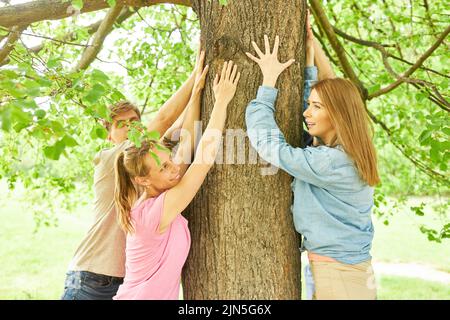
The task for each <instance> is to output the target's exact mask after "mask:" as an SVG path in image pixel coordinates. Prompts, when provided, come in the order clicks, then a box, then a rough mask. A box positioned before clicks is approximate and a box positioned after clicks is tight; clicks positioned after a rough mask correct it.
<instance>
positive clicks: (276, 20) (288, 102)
mask: <svg viewBox="0 0 450 320" xmlns="http://www.w3.org/2000/svg"><path fill="white" fill-rule="evenodd" d="M192 6H193V9H194V10H195V12H196V13H197V15H198V17H199V19H200V25H201V42H202V47H203V48H205V49H206V54H207V56H206V63H208V64H209V65H210V75H209V76H208V79H207V83H206V86H205V90H204V96H203V101H202V122H203V129H204V128H205V127H206V125H207V123H208V119H209V116H210V114H211V111H212V107H213V104H214V95H213V91H212V81H213V79H214V75H215V74H216V73H217V72H219V71H220V68H221V66H222V64H223V62H224V61H228V60H233V61H234V62H235V63H236V64H238V67H239V70H240V71H241V79H240V82H239V84H238V89H237V92H236V96H235V97H234V99H233V101H232V102H231V104H230V106H229V108H228V110H229V111H228V118H227V123H226V128H227V130H230V129H241V130H246V127H245V116H244V115H245V109H246V107H247V105H248V103H249V102H250V101H251V100H252V99H254V98H255V97H256V92H257V89H258V87H259V85H261V84H262V75H261V71H260V69H259V67H258V65H257V64H256V63H254V62H253V61H251V60H249V59H248V58H247V56H246V55H245V52H252V53H253V54H254V55H256V54H255V53H254V50H253V48H252V45H251V41H252V40H253V41H255V42H256V43H257V44H258V45H259V47H260V48H264V40H263V36H264V34H267V35H268V36H269V40H270V44H271V47H273V42H274V39H275V36H276V35H277V34H278V35H279V36H280V43H281V46H280V49H279V54H278V56H279V59H280V61H282V62H285V61H287V60H288V59H289V58H295V60H296V62H295V63H294V64H293V65H292V66H291V67H289V68H288V69H287V70H286V71H285V72H284V73H283V74H282V75H281V76H280V78H279V79H278V83H277V87H278V89H279V96H278V99H277V106H276V109H277V111H276V119H277V123H278V124H279V126H280V128H281V130H282V131H283V133H284V134H285V136H286V139H287V141H288V142H289V143H291V144H292V145H294V146H299V145H300V144H301V143H302V142H301V127H302V125H301V120H302V118H301V117H302V115H301V114H302V112H301V106H302V90H303V89H302V79H303V69H304V43H305V18H306V0H271V1H269V0H265V1H263V0H259V1H236V0H235V1H233V0H229V1H228V4H227V5H226V6H221V5H219V1H214V0H213V1H208V0H194V1H192ZM262 50H264V49H262ZM235 133H236V132H235ZM241 145H242V143H240V142H239V141H238V143H237V148H235V146H236V144H235V143H234V142H233V134H232V133H231V132H230V131H228V132H227V133H226V134H225V138H224V143H223V146H224V147H223V153H221V154H219V156H218V160H220V159H222V160H223V164H215V166H214V167H213V168H212V169H211V171H210V173H209V174H208V176H207V178H206V180H205V183H204V184H203V186H202V188H201V190H200V191H199V192H198V194H197V196H196V197H195V199H194V201H193V202H192V203H191V205H190V206H189V208H188V209H187V210H186V212H185V213H186V215H187V217H188V220H189V227H190V230H191V235H192V247H191V252H190V254H189V257H188V260H187V263H186V265H185V269H184V274H183V281H184V282H183V287H184V298H185V299H300V297H301V283H300V272H301V266H300V252H299V244H300V241H299V237H298V235H297V233H296V232H295V229H294V225H293V219H292V213H291V204H292V200H293V199H292V191H291V188H290V184H291V182H292V178H291V177H290V176H289V175H288V174H286V173H285V172H282V171H281V170H278V169H277V168H273V169H275V172H276V174H272V175H264V173H266V174H267V173H268V171H269V172H270V169H269V168H268V165H267V164H261V161H262V160H259V163H256V161H252V159H253V160H254V156H255V153H256V152H255V151H254V149H250V145H249V143H248V138H247V137H245V144H244V147H245V150H244V151H245V152H244V158H245V163H242V162H244V161H243V159H242V158H241V159H239V158H238V159H236V158H235V159H234V162H233V161H232V159H231V158H230V155H231V156H235V155H237V154H238V151H239V147H240V146H241ZM233 149H234V150H233ZM246 153H247V155H245V154H246ZM249 158H250V159H249ZM238 161H240V162H238ZM219 162H220V161H219ZM230 162H232V164H230ZM252 162H253V164H252ZM272 171H274V170H272Z"/></svg>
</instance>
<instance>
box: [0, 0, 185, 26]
mask: <svg viewBox="0 0 450 320" xmlns="http://www.w3.org/2000/svg"><path fill="white" fill-rule="evenodd" d="M117 1H118V2H122V3H123V4H124V5H128V6H132V7H148V6H152V5H155V4H162V3H172V4H179V5H185V6H190V0H117ZM70 6H71V3H70V1H65V2H63V0H38V1H32V2H26V3H22V4H17V5H14V6H6V7H3V8H0V26H3V27H6V28H9V27H12V26H15V25H29V24H30V23H34V22H38V21H42V20H58V19H64V18H67V17H70V16H72V15H73V14H75V13H76V12H75V11H74V10H71V9H70V8H69V7H70ZM106 8H109V5H108V3H107V2H106V1H105V0H85V1H83V8H82V9H81V13H85V12H92V11H97V10H102V9H106Z"/></svg>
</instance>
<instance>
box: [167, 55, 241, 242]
mask: <svg viewBox="0 0 450 320" xmlns="http://www.w3.org/2000/svg"><path fill="white" fill-rule="evenodd" d="M232 66H233V64H232V62H230V63H228V64H227V63H225V64H224V67H223V69H222V73H221V75H220V77H218V75H217V76H216V78H215V79H214V86H213V90H214V96H215V98H216V102H215V104H214V108H213V111H212V113H211V118H210V120H209V123H208V126H207V127H206V130H205V133H204V134H203V136H202V138H201V140H200V142H199V146H198V148H197V152H196V155H195V159H194V162H193V163H192V165H191V166H190V167H189V169H188V170H187V172H186V174H185V175H184V177H183V178H182V179H181V181H180V182H179V183H178V184H177V185H176V186H175V187H173V188H172V189H170V190H169V191H167V194H166V196H165V198H164V207H163V214H162V217H161V221H160V224H159V232H160V233H163V232H164V231H165V230H166V229H167V227H168V226H169V225H170V224H171V223H172V221H173V220H174V219H175V218H176V217H177V215H179V214H180V213H181V212H182V211H183V210H184V209H185V208H186V207H187V206H188V205H189V203H190V202H191V201H192V199H193V198H194V196H195V194H196V193H197V191H198V190H199V189H200V186H201V185H202V183H203V181H204V180H205V178H206V175H207V174H208V171H209V169H210V168H211V167H212V165H213V164H214V160H215V158H216V155H217V152H218V151H219V149H220V143H221V141H222V132H223V129H224V126H225V118H226V114H227V106H228V104H229V102H230V101H231V99H233V97H234V94H235V92H236V86H237V83H238V81H239V77H240V73H237V68H236V66H235V67H234V68H232Z"/></svg>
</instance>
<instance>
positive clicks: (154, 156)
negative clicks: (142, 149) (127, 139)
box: [149, 151, 161, 167]
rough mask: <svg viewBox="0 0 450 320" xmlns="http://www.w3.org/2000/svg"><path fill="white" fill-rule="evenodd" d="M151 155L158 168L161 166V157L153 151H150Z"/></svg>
mask: <svg viewBox="0 0 450 320" xmlns="http://www.w3.org/2000/svg"><path fill="white" fill-rule="evenodd" d="M149 153H150V155H151V156H152V158H153V159H155V161H156V164H157V165H158V167H159V166H160V165H161V160H160V159H159V157H158V156H157V155H156V153H154V152H153V151H149Z"/></svg>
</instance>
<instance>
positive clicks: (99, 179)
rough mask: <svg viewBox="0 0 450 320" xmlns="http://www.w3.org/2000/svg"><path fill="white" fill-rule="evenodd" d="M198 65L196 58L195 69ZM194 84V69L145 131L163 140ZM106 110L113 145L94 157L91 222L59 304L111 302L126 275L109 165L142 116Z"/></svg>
mask: <svg viewBox="0 0 450 320" xmlns="http://www.w3.org/2000/svg"><path fill="white" fill-rule="evenodd" d="M198 65H199V62H198V59H197V65H196V68H198ZM202 66H203V62H201V66H200V67H202ZM194 80H195V70H194V72H192V74H191V76H190V77H189V79H188V80H187V81H186V82H185V83H184V84H183V85H182V86H181V88H180V89H179V90H178V91H177V92H176V93H175V94H174V95H173V96H172V97H171V98H170V99H169V100H168V101H167V102H166V103H165V104H164V105H163V106H162V107H161V108H160V110H159V112H158V114H157V115H156V117H155V118H154V119H153V120H152V121H150V122H149V124H148V126H147V129H148V130H149V131H158V132H159V134H160V136H164V135H165V134H166V136H167V131H168V129H169V128H170V127H171V126H172V125H173V124H174V122H175V120H177V119H178V118H179V117H180V115H181V114H182V112H183V111H184V109H185V108H186V105H187V104H188V102H189V98H190V96H191V91H192V87H193V85H194ZM110 111H111V117H112V123H106V128H107V130H108V140H109V141H111V142H112V143H113V144H114V146H113V147H112V148H110V149H106V150H102V151H100V152H99V153H98V154H97V155H96V156H95V158H94V166H95V167H94V193H95V197H94V206H93V209H94V222H93V224H92V226H91V228H90V229H89V231H88V232H87V234H86V236H85V237H84V239H83V240H82V242H81V244H80V245H79V246H78V249H77V250H76V252H75V255H74V257H73V259H72V261H71V262H70V265H69V268H68V272H67V276H66V280H65V284H64V293H63V295H62V297H61V299H63V300H110V299H112V297H113V296H114V295H115V294H116V292H117V289H118V287H119V285H120V284H121V283H122V281H123V277H124V276H125V239H126V237H125V233H124V231H123V230H122V229H120V227H119V224H118V223H117V216H116V211H115V207H114V187H115V186H114V184H115V183H114V178H115V177H114V161H115V159H116V157H117V155H118V154H119V153H120V152H122V151H123V150H124V149H126V148H127V147H128V146H129V145H130V143H131V142H130V141H129V140H128V128H129V127H128V124H129V123H130V122H132V121H140V120H141V114H140V111H139V109H138V108H137V107H136V106H134V105H133V104H131V103H129V102H127V101H123V102H119V103H117V104H115V105H113V106H112V107H110ZM177 122H178V121H177Z"/></svg>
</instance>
